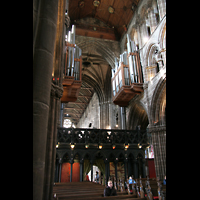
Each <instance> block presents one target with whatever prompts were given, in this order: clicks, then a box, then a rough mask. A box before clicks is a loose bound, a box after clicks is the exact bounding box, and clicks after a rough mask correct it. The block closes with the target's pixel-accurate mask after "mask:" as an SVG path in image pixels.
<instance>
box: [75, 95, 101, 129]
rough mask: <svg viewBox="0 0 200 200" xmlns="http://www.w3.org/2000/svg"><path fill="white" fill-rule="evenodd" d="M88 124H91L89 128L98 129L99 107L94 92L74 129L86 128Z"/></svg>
mask: <svg viewBox="0 0 200 200" xmlns="http://www.w3.org/2000/svg"><path fill="white" fill-rule="evenodd" d="M90 123H92V126H91V128H93V127H94V128H100V106H99V99H98V96H97V94H96V92H95V93H94V94H93V96H92V99H91V100H90V103H89V104H88V106H87V108H86V110H85V112H84V114H83V116H82V117H81V119H80V121H79V123H78V124H77V126H76V128H88V127H89V124H90Z"/></svg>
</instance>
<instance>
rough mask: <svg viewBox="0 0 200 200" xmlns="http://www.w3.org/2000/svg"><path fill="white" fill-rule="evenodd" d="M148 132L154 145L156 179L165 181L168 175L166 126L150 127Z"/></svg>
mask: <svg viewBox="0 0 200 200" xmlns="http://www.w3.org/2000/svg"><path fill="white" fill-rule="evenodd" d="M148 132H149V133H150V134H151V139H152V144H153V150H154V163H155V171H156V177H157V178H158V177H159V178H160V180H163V179H164V176H165V175H166V126H163V125H160V126H159V125H158V126H149V128H148Z"/></svg>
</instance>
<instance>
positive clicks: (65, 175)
mask: <svg viewBox="0 0 200 200" xmlns="http://www.w3.org/2000/svg"><path fill="white" fill-rule="evenodd" d="M70 173H71V164H70V163H63V164H62V172H61V182H70ZM79 181H80V164H79V163H74V164H73V168H72V182H79Z"/></svg>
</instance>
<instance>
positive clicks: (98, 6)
mask: <svg viewBox="0 0 200 200" xmlns="http://www.w3.org/2000/svg"><path fill="white" fill-rule="evenodd" d="M139 1H140V0H99V1H98V0H69V13H68V15H69V17H70V20H71V24H76V26H77V29H78V28H81V29H85V30H86V29H87V30H88V32H84V31H78V30H77V31H78V33H77V34H79V33H80V32H81V33H80V34H85V35H87V34H88V35H89V36H92V33H91V32H90V31H92V32H93V35H94V36H92V37H100V38H105V39H113V40H120V38H121V36H122V35H123V33H124V32H126V30H127V26H128V24H129V22H130V20H131V18H132V17H133V14H134V12H135V9H136V7H137V5H138V3H139ZM88 17H89V18H94V19H96V27H94V26H93V27H89V26H87V24H85V23H84V24H82V23H80V21H81V19H84V18H88ZM101 22H103V23H104V29H103V28H102V26H101V25H100V23H101ZM95 31H96V33H95ZM98 31H100V32H102V33H105V34H106V33H107V34H106V35H105V36H104V34H99V35H98V34H97V32H98ZM109 35H110V36H109ZM106 37H108V38H106Z"/></svg>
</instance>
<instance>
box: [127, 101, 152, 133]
mask: <svg viewBox="0 0 200 200" xmlns="http://www.w3.org/2000/svg"><path fill="white" fill-rule="evenodd" d="M148 124H149V119H148V115H147V111H146V109H145V108H144V106H143V105H142V103H141V102H133V104H131V107H130V111H129V115H128V123H127V129H130V130H135V129H136V126H138V125H140V126H141V127H140V128H141V130H144V129H146V127H147V126H148Z"/></svg>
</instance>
